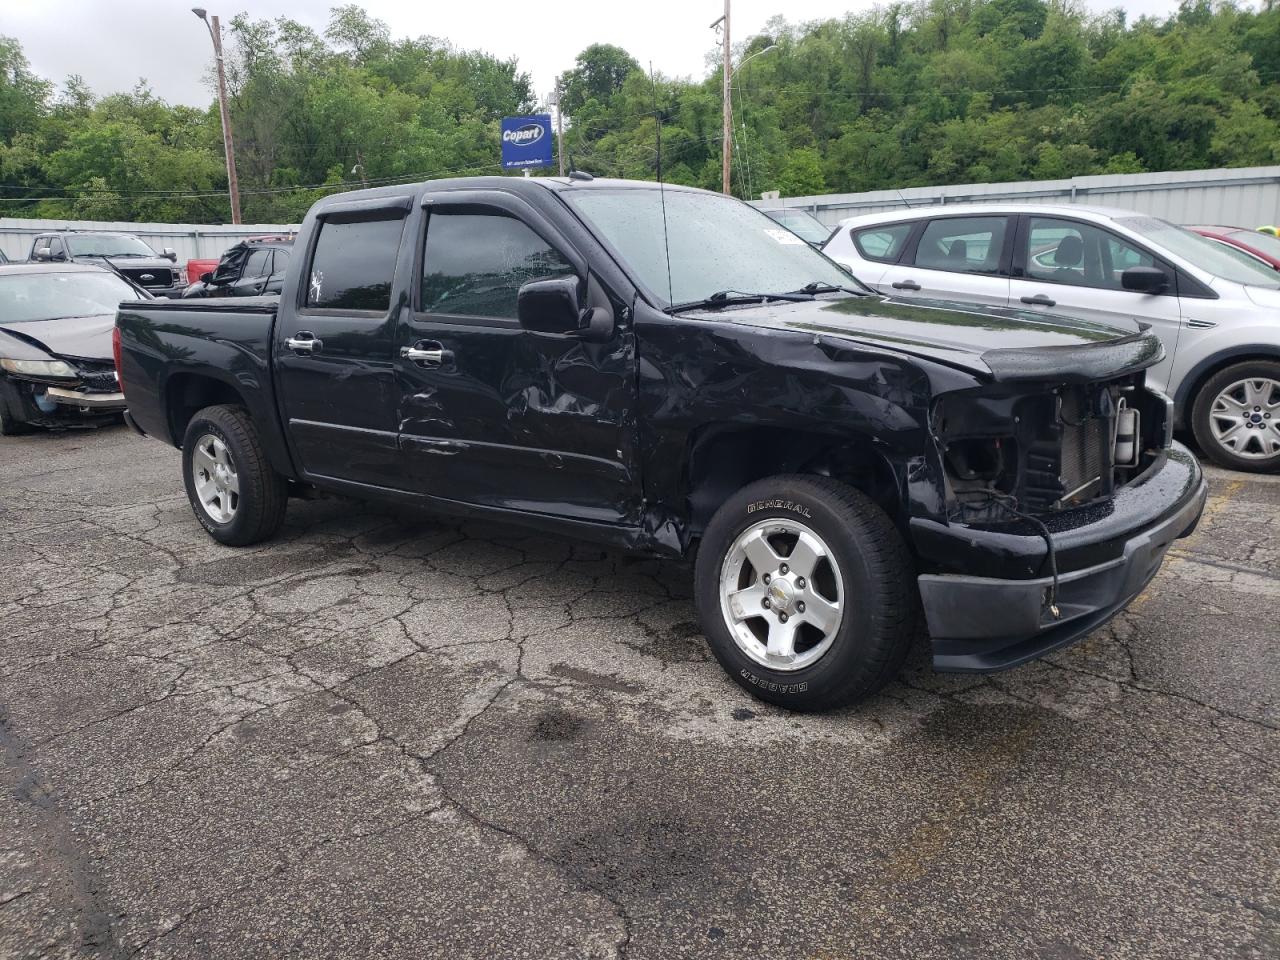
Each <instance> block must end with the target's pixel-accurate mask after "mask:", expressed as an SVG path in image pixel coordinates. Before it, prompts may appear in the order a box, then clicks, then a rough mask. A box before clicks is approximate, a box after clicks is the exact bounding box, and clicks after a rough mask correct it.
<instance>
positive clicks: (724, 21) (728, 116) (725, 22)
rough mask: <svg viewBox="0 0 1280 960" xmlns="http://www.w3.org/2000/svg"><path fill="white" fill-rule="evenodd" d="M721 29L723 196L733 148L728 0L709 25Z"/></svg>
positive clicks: (721, 159) (721, 160)
mask: <svg viewBox="0 0 1280 960" xmlns="http://www.w3.org/2000/svg"><path fill="white" fill-rule="evenodd" d="M716 27H721V28H722V30H723V36H722V37H721V39H722V40H723V41H724V54H723V60H724V70H723V72H724V94H723V96H724V137H723V138H722V139H721V142H720V166H721V170H722V172H723V178H724V185H723V189H722V190H721V192H722V193H724V194H726V195H727V194H729V193H731V192H732V191H731V190H730V189H729V151H730V150H731V149H732V148H733V98H732V97H731V96H730V92H729V91H730V88H729V84H730V82H731V78H732V76H733V64H732V63H731V62H730V59H729V57H730V54H731V52H732V50H731V48H730V45H729V0H724V16H723V17H721V18H720V19H719V20H717V21H716V22H715V23H713V24H711V29H712V30H714V29H715V28H716Z"/></svg>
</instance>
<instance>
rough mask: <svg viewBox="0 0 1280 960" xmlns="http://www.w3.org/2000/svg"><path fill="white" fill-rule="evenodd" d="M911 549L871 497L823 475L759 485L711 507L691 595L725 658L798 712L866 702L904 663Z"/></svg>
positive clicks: (755, 687)
mask: <svg viewBox="0 0 1280 960" xmlns="http://www.w3.org/2000/svg"><path fill="white" fill-rule="evenodd" d="M915 589H916V588H915V579H914V576H913V571H912V563H911V558H910V555H909V554H908V552H907V549H906V546H905V544H904V543H903V542H902V538H901V537H900V536H899V534H898V531H897V530H896V529H895V528H894V526H893V524H892V523H891V522H890V520H889V518H888V517H887V516H886V515H885V513H884V511H882V510H881V509H880V508H879V506H877V505H876V504H875V502H874V501H872V500H871V499H870V498H869V497H867V496H865V495H864V494H862V493H860V492H859V491H857V490H854V489H853V488H852V487H849V486H846V485H845V484H842V483H839V482H838V481H835V480H831V479H829V478H825V477H805V476H781V477H770V478H768V479H765V480H761V481H759V482H758V483H754V484H752V485H751V486H749V487H747V488H745V489H744V490H742V491H740V492H739V493H737V494H735V495H734V496H733V497H731V498H730V499H729V500H728V502H726V503H725V505H724V506H723V507H721V508H720V510H718V511H717V512H716V515H715V516H714V517H713V518H712V520H711V523H710V524H708V525H707V530H706V533H705V535H704V536H703V539H702V543H701V545H700V547H699V550H698V561H697V570H696V585H695V590H696V598H697V603H698V613H699V617H700V618H701V621H702V627H703V632H704V633H705V635H706V637H707V640H708V642H709V643H710V645H711V649H712V652H713V653H714V654H715V656H716V659H718V660H719V661H720V663H721V665H722V666H723V667H724V668H725V669H726V670H728V671H729V674H730V675H731V676H732V677H733V679H734V680H735V681H736V682H737V683H739V684H740V685H741V686H742V687H744V688H745V689H746V690H747V691H749V692H750V693H751V694H753V695H754V696H756V697H759V698H760V699H762V700H767V701H769V702H770V703H775V704H778V705H779V706H784V707H789V708H791V709H794V710H824V709H830V708H833V707H838V706H842V705H844V704H848V703H853V702H855V701H857V700H861V699H864V698H865V697H868V696H870V695H871V694H873V693H875V692H876V691H877V690H879V689H880V688H881V687H882V686H884V685H885V684H886V683H888V682H889V680H891V679H892V678H893V677H894V676H895V675H896V674H897V672H898V670H899V669H900V668H901V666H902V661H903V659H904V658H905V657H906V654H907V650H908V649H909V647H910V644H911V637H912V634H913V632H914V624H915V617H916V593H915Z"/></svg>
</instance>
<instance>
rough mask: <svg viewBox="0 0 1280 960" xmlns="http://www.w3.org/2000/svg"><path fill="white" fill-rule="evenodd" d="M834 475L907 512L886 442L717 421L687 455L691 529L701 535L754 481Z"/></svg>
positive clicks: (894, 511) (898, 518)
mask: <svg viewBox="0 0 1280 960" xmlns="http://www.w3.org/2000/svg"><path fill="white" fill-rule="evenodd" d="M797 473H798V474H810V475H814V476H825V477H832V478H833V479H836V480H840V481H842V482H844V483H847V484H848V485H849V486H851V487H853V488H854V489H856V490H860V491H861V492H862V493H864V494H866V495H867V496H869V497H870V498H871V499H872V500H874V501H875V502H876V503H877V504H878V505H879V506H880V507H881V508H882V509H883V510H884V511H885V513H886V514H888V515H889V517H890V518H891V519H892V520H893V522H894V523H895V525H898V526H899V527H902V526H903V525H904V523H905V512H904V508H903V501H902V497H901V493H900V491H901V484H900V483H899V479H898V471H897V470H896V469H895V468H894V466H893V463H892V461H891V459H890V458H889V456H888V455H887V453H886V451H884V450H883V449H882V445H879V444H877V443H876V442H875V441H873V440H872V439H871V438H870V437H867V436H863V435H861V434H839V435H836V434H831V433H826V432H823V431H821V430H816V429H811V430H795V429H791V428H785V429H783V428H779V427H777V426H774V425H764V424H714V425H710V426H707V427H704V428H702V429H701V430H700V431H698V432H697V433H695V434H694V435H693V436H692V437H690V440H689V444H688V448H687V451H686V456H685V478H684V479H685V489H686V494H687V504H688V529H689V534H690V536H691V538H692V539H698V538H700V537H701V535H702V532H703V531H704V530H705V529H706V527H707V524H708V523H709V522H710V520H711V517H712V515H713V514H714V513H715V512H716V510H717V509H719V507H720V505H721V504H722V503H724V501H725V500H726V499H727V498H728V497H729V496H731V495H732V494H734V493H736V492H737V491H738V490H741V489H742V488H743V487H745V486H747V485H748V484H751V483H754V482H755V481H757V480H762V479H764V478H765V477H771V476H777V475H780V474H797Z"/></svg>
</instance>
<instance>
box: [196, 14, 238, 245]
mask: <svg viewBox="0 0 1280 960" xmlns="http://www.w3.org/2000/svg"><path fill="white" fill-rule="evenodd" d="M191 12H192V13H194V14H195V15H196V16H197V17H199V18H200V19H201V20H203V21H204V25H205V26H206V27H208V28H209V36H210V37H211V38H212V40H213V57H214V60H215V62H216V63H217V67H218V110H219V112H221V114H222V148H223V150H224V151H225V152H226V155H227V190H228V192H229V193H230V194H231V222H232V223H239V222H240V181H239V179H238V178H237V177H236V145H235V140H234V138H233V137H232V135H231V112H230V110H228V109H227V71H226V69H225V67H224V66H223V63H222V26H221V24H219V23H218V18H217V17H209V16H208V15H207V13H206V11H205V9H204V8H203V7H192V8H191Z"/></svg>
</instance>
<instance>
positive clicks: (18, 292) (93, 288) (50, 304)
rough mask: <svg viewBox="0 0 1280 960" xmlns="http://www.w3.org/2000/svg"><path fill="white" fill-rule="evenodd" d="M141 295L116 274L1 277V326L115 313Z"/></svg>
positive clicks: (138, 298) (18, 274) (7, 275)
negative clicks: (122, 303)
mask: <svg viewBox="0 0 1280 960" xmlns="http://www.w3.org/2000/svg"><path fill="white" fill-rule="evenodd" d="M141 299H142V295H141V294H139V293H138V291H136V290H135V289H133V287H131V286H129V284H127V283H125V282H124V281H123V280H121V279H120V278H119V277H117V276H116V275H115V274H111V273H99V272H97V271H96V270H95V271H94V272H92V273H52V272H50V273H11V274H6V275H3V276H0V326H7V325H9V324H11V323H31V322H32V321H35V320H60V319H62V318H64V317H91V316H97V315H99V314H105V313H115V312H116V304H118V303H120V301H121V300H141Z"/></svg>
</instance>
